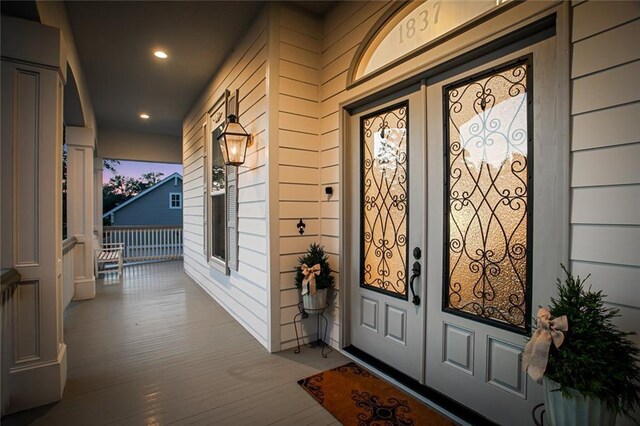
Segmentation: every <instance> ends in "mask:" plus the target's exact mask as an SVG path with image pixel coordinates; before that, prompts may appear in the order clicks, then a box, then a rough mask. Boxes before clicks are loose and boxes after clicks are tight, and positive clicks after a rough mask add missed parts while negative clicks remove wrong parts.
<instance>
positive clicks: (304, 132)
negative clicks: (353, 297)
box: [277, 5, 321, 349]
mask: <svg viewBox="0 0 640 426" xmlns="http://www.w3.org/2000/svg"><path fill="white" fill-rule="evenodd" d="M279 38H280V45H279V47H280V49H279V60H280V62H279V77H280V78H279V86H278V108H279V113H278V120H277V125H278V136H279V148H278V167H279V168H278V177H279V186H278V214H279V233H280V238H279V241H278V244H279V249H280V250H279V252H280V262H279V263H280V264H279V266H280V283H279V285H280V326H281V329H280V334H281V335H280V341H281V345H282V349H286V348H289V347H291V346H293V345H295V343H296V342H295V337H296V336H295V331H294V329H293V318H294V316H295V315H296V314H297V313H298V306H297V305H298V300H299V294H298V290H297V289H296V288H295V283H294V276H295V274H294V270H295V267H296V265H297V263H298V257H299V256H301V255H302V254H303V253H304V252H305V251H306V250H307V248H308V246H309V244H311V243H314V242H319V230H320V227H319V220H318V217H319V211H320V210H319V200H318V197H319V192H320V188H319V171H318V164H319V153H318V146H319V142H320V136H319V132H320V117H319V114H320V103H319V101H318V97H319V93H320V57H321V55H320V42H321V40H320V38H321V20H320V18H318V17H317V16H314V15H311V14H308V13H305V12H303V11H301V10H298V9H293V8H291V7H289V6H287V5H283V7H282V8H281V9H280V27H279ZM300 219H302V220H303V221H304V222H305V225H306V228H305V232H304V234H303V235H300V234H299V233H298V228H297V223H298V222H299V221H300ZM298 332H299V333H300V336H299V337H300V338H301V339H302V340H303V341H305V342H306V341H308V339H309V335H310V334H315V333H316V321H315V317H313V318H309V319H307V320H303V321H302V324H300V327H299V330H298ZM313 339H315V336H314V337H313Z"/></svg>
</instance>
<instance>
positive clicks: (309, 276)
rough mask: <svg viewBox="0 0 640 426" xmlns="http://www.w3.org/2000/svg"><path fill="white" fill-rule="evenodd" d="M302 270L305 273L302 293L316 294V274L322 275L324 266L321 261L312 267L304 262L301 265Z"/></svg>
mask: <svg viewBox="0 0 640 426" xmlns="http://www.w3.org/2000/svg"><path fill="white" fill-rule="evenodd" d="M300 269H301V270H302V274H303V275H304V279H303V280H302V295H303V296H304V295H305V294H310V295H312V296H313V295H315V294H316V276H319V275H320V272H321V271H322V268H321V267H320V264H319V263H316V264H315V265H313V266H312V267H311V268H309V267H308V266H307V265H306V264H304V263H303V264H302V266H301V267H300Z"/></svg>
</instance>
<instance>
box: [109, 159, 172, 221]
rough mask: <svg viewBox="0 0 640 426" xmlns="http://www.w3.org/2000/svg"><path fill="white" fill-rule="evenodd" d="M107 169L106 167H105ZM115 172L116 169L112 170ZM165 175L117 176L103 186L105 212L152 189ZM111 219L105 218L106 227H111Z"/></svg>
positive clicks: (157, 173)
mask: <svg viewBox="0 0 640 426" xmlns="http://www.w3.org/2000/svg"><path fill="white" fill-rule="evenodd" d="M105 167H106V165H105ZM112 171H114V172H115V169H114V170H112ZM162 176H164V173H159V172H149V173H144V174H143V175H142V176H141V177H139V178H133V177H127V176H122V175H118V174H116V175H115V176H113V177H112V178H111V179H109V182H107V183H105V184H104V185H103V186H102V204H103V210H104V211H105V212H108V211H109V210H111V209H113V208H114V207H116V206H117V205H119V204H122V203H124V202H125V201H127V200H129V199H131V198H133V197H135V196H136V195H138V194H139V193H141V192H142V191H144V190H145V189H147V188H150V187H152V186H153V185H155V184H156V183H158V182H160V181H161V180H162ZM109 222H110V219H109V218H105V222H104V224H105V225H107V226H108V225H109V224H110V223H109Z"/></svg>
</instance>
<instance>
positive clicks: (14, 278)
mask: <svg viewBox="0 0 640 426" xmlns="http://www.w3.org/2000/svg"><path fill="white" fill-rule="evenodd" d="M21 278H22V277H21V276H20V273H19V272H18V271H16V270H15V269H13V268H7V269H4V268H3V269H2V277H1V278H0V293H2V294H4V292H5V291H8V290H9V289H11V288H12V287H14V286H16V285H17V284H18V283H19V282H20V279H21ZM4 301H5V298H4V297H3V298H2V302H3V303H4Z"/></svg>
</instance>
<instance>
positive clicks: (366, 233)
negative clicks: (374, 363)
mask: <svg viewBox="0 0 640 426" xmlns="http://www.w3.org/2000/svg"><path fill="white" fill-rule="evenodd" d="M423 95H424V92H423V91H422V90H421V88H419V87H411V88H408V89H406V90H405V91H404V92H403V93H402V94H396V95H395V96H390V97H389V98H386V99H381V100H379V101H377V102H375V103H374V104H372V105H369V106H368V107H366V108H362V110H361V111H360V112H358V113H355V114H353V115H352V117H351V120H350V139H349V141H350V142H349V146H348V152H347V153H346V155H345V157H346V159H347V160H346V161H347V164H348V167H347V170H349V174H350V175H349V186H348V195H347V196H346V197H345V199H346V206H345V209H346V211H347V212H348V213H347V218H348V219H347V220H348V221H349V227H348V230H347V232H346V233H347V238H349V241H350V246H351V249H350V252H349V254H348V256H349V258H350V259H353V260H350V261H349V262H348V263H347V266H346V269H347V271H345V275H346V276H347V278H346V282H347V283H349V307H350V309H349V315H350V321H349V322H350V343H351V344H352V345H353V346H354V347H356V348H358V349H360V350H362V351H364V352H366V353H368V354H369V355H371V356H373V357H374V358H377V359H378V360H380V361H382V362H384V363H386V364H387V365H389V366H391V367H393V368H395V369H396V370H398V371H401V372H402V373H404V374H406V375H408V376H409V377H412V378H414V379H415V380H418V381H420V380H422V378H423V375H424V374H423V368H424V363H423V362H422V359H423V353H424V338H425V330H424V314H425V310H424V309H423V306H422V305H421V304H419V303H418V304H414V303H413V300H415V299H412V298H411V297H409V293H410V292H411V291H413V293H412V294H414V295H416V296H418V297H422V298H424V295H425V285H424V281H422V279H421V278H420V276H419V275H420V274H419V273H417V274H416V273H415V272H414V270H413V269H414V267H415V266H414V264H416V263H420V262H421V260H420V255H419V254H418V255H416V254H415V253H420V252H421V247H424V245H425V232H424V231H425V228H424V216H425V198H424V187H425V185H424V182H425V171H426V170H425V167H424V163H425V148H426V144H425V139H424V98H423ZM409 153H411V158H409ZM410 254H411V256H410ZM416 256H417V257H416ZM410 268H411V274H412V277H413V285H411V280H410V279H409V278H408V275H409V269H410ZM416 268H419V266H418V267H416Z"/></svg>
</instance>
